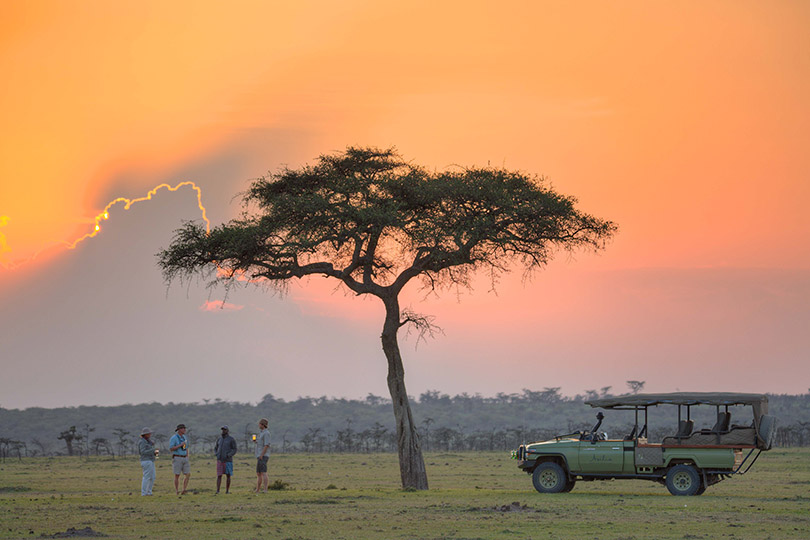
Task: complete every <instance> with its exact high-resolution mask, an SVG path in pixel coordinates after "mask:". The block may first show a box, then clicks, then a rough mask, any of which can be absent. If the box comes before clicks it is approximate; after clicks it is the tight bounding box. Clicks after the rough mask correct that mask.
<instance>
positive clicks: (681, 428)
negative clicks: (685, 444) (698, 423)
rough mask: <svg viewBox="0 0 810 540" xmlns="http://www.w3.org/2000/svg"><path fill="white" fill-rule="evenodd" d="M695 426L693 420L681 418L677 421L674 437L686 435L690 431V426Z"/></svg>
mask: <svg viewBox="0 0 810 540" xmlns="http://www.w3.org/2000/svg"><path fill="white" fill-rule="evenodd" d="M694 427H695V421H694V420H681V421H680V422H679V423H678V433H676V434H675V436H676V437H688V436H689V435H690V434H691V433H692V428H694Z"/></svg>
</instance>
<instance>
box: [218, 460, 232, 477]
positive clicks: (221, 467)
mask: <svg viewBox="0 0 810 540" xmlns="http://www.w3.org/2000/svg"><path fill="white" fill-rule="evenodd" d="M223 474H227V475H228V476H233V461H219V460H217V476H222V475H223Z"/></svg>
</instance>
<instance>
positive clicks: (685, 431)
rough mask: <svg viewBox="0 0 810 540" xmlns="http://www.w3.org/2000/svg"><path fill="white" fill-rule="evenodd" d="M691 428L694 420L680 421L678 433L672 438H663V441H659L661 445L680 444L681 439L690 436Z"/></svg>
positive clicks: (693, 425)
mask: <svg viewBox="0 0 810 540" xmlns="http://www.w3.org/2000/svg"><path fill="white" fill-rule="evenodd" d="M693 427H695V421H694V420H681V421H680V423H679V424H678V432H677V433H676V434H675V435H674V436H670V437H664V440H663V441H661V443H662V444H680V443H681V440H682V439H685V438H687V437H689V435H691V434H692V428H693Z"/></svg>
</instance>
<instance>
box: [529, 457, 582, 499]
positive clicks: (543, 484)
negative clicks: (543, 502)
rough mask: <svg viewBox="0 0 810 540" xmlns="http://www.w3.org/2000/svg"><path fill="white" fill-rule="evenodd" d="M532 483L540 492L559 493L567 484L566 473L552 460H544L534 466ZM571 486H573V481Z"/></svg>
mask: <svg viewBox="0 0 810 540" xmlns="http://www.w3.org/2000/svg"><path fill="white" fill-rule="evenodd" d="M532 485H534V489H536V490H537V491H538V492H540V493H561V492H563V491H565V488H566V486H567V485H568V475H566V474H565V471H564V470H563V468H562V467H560V466H559V465H557V464H556V463H554V462H553V461H546V462H544V463H541V464H540V465H538V466H537V467H535V469H534V472H533V473H532ZM571 487H572V488H573V487H574V486H573V483H572V484H571Z"/></svg>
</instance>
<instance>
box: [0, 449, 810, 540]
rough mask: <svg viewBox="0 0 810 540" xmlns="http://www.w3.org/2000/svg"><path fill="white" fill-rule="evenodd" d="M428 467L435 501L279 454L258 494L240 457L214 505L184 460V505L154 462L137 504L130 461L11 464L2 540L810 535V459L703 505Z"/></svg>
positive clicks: (740, 480)
mask: <svg viewBox="0 0 810 540" xmlns="http://www.w3.org/2000/svg"><path fill="white" fill-rule="evenodd" d="M425 461H426V463H427V466H428V474H429V480H430V484H431V489H430V491H427V492H406V491H403V490H401V489H400V488H399V468H398V465H397V458H396V455H393V454H376V455H365V454H364V455H357V454H350V455H320V454H319V455H309V456H306V455H273V456H271V458H270V480H271V483H272V482H275V481H276V480H278V481H279V482H278V484H277V485H278V486H282V487H283V489H278V490H274V491H270V492H269V493H267V494H260V495H255V494H253V493H252V492H251V490H252V488H253V487H254V486H255V479H256V476H255V472H253V471H254V469H253V468H252V467H253V466H254V461H253V460H251V459H249V458H248V457H247V456H241V457H240V459H239V460H237V462H236V463H235V473H236V474H235V477H234V479H233V483H232V486H231V491H232V493H231V494H229V495H227V496H226V495H218V496H215V495H214V488H215V482H216V476H215V467H214V461H213V460H212V459H210V458H207V457H201V456H192V477H191V483H190V485H189V488H190V490H191V493H190V494H189V495H186V496H183V497H180V498H178V497H177V496H176V495H175V494H174V485H173V475H172V474H171V468H170V464H169V462H168V460H163V459H161V460H159V461H158V479H157V483H156V486H155V496H153V497H140V473H141V469H140V465H139V463H138V461H137V458H135V457H132V458H128V459H116V460H115V461H112V460H108V459H103V458H91V459H90V460H79V459H77V458H52V459H49V458H32V459H24V460H22V461H21V462H20V461H17V460H7V461H6V462H5V463H0V538H34V537H40V536H50V535H53V534H55V533H58V532H65V531H66V530H67V529H68V528H69V527H73V528H76V529H84V528H85V527H91V528H92V529H93V530H94V531H97V532H100V533H103V534H106V535H108V536H109V537H112V538H135V539H137V538H189V539H191V538H193V539H198V538H228V539H239V538H274V539H275V538H279V539H287V538H290V539H298V538H329V539H341V538H345V539H359V538H385V539H389V538H390V539H396V538H424V539H434V538H435V539H439V538H448V539H449V538H454V539H473V538H475V539H477V538H493V539H494V538H498V539H503V538H506V539H510V538H515V539H526V538H533V539H534V538H572V539H573V538H577V539H581V538H588V539H589V540H596V539H602V540H604V539H642V538H656V539H698V538H705V539H715V538H738V539H750V538H762V539H765V538H773V539H790V538H801V539H806V538H808V537H810V449H801V450H799V449H789V450H781V449H776V450H772V451H770V452H766V453H763V455H762V456H761V457H760V459H759V460H758V461H757V463H756V464H755V465H754V467H753V468H752V469H751V471H750V472H749V473H748V474H747V475H745V476H740V477H737V478H732V479H730V480H726V481H725V482H722V483H720V484H718V485H716V486H712V487H710V488H709V489H708V490H707V491H706V494H704V495H703V496H700V497H673V496H671V495H669V493H668V492H667V490H666V488H665V487H663V486H660V485H658V484H655V483H652V482H644V481H637V480H632V481H609V482H588V483H585V482H579V483H577V486H576V487H575V488H574V491H572V492H571V493H570V494H560V495H540V494H538V493H536V492H535V491H534V490H533V489H532V487H531V479H530V477H529V476H528V475H526V474H524V473H522V472H520V471H518V469H517V467H516V462H514V461H512V460H510V459H509V458H508V455H507V454H506V453H501V452H499V453H485V454H478V453H459V454H452V453H429V454H427V455H426V456H425ZM285 483H286V484H288V485H286V486H285V485H284V484H285ZM223 491H224V485H223ZM513 503H517V504H513Z"/></svg>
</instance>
